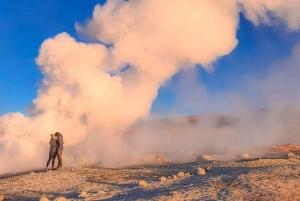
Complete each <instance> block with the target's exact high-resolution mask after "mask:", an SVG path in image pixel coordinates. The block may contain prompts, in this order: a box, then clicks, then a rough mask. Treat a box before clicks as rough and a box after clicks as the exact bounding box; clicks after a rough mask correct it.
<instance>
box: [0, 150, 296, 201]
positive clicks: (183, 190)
mask: <svg viewBox="0 0 300 201" xmlns="http://www.w3.org/2000/svg"><path fill="white" fill-rule="evenodd" d="M299 151H300V147H299V146H296V145H291V144H288V145H285V146H273V147H271V148H270V149H269V150H268V152H267V153H266V156H267V155H270V157H266V158H254V159H248V160H232V161H224V160H211V161H205V160H203V161H199V162H193V163H185V164H173V163H163V164H160V165H144V166H134V167H127V168H123V169H108V168H101V167H76V168H71V167H70V168H65V169H64V170H63V171H50V172H44V171H41V170H36V171H30V172H26V173H20V174H16V175H3V176H2V177H1V179H0V195H4V200H40V199H41V198H43V197H44V198H47V199H49V200H55V199H57V198H59V197H64V198H66V199H67V200H300V159H299ZM288 153H293V154H294V155H291V154H290V155H289V156H290V157H287V156H286V155H287V154H288ZM279 156H280V157H279ZM274 157H275V158H274ZM208 165H209V166H211V171H209V172H206V174H205V175H196V174H195V168H196V167H203V168H205V167H206V166H208ZM181 171H183V172H184V173H190V175H185V176H184V177H181V178H176V177H175V178H173V175H177V174H178V173H179V172H181ZM162 176H164V177H166V178H167V179H166V181H160V179H159V178H160V177H162ZM140 181H145V182H146V183H147V185H146V186H141V185H139V182H140ZM80 194H81V196H80Z"/></svg>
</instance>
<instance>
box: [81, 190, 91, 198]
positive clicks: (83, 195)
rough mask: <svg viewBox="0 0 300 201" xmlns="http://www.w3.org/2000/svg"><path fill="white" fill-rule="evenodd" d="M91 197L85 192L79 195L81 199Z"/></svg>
mask: <svg viewBox="0 0 300 201" xmlns="http://www.w3.org/2000/svg"><path fill="white" fill-rule="evenodd" d="M88 196H89V195H88V194H87V193H86V192H85V191H82V192H81V193H80V194H79V195H78V197H79V198H85V197H88Z"/></svg>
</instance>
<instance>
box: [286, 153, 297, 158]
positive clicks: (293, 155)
mask: <svg viewBox="0 0 300 201" xmlns="http://www.w3.org/2000/svg"><path fill="white" fill-rule="evenodd" d="M287 157H288V158H296V156H295V154H293V153H288V155H287Z"/></svg>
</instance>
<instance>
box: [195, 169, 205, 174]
mask: <svg viewBox="0 0 300 201" xmlns="http://www.w3.org/2000/svg"><path fill="white" fill-rule="evenodd" d="M196 174H197V175H205V170H204V169H203V168H201V167H197V168H196Z"/></svg>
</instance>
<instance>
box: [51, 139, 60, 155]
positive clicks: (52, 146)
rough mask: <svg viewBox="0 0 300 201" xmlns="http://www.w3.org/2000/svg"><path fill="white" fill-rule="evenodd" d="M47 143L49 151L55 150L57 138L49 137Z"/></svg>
mask: <svg viewBox="0 0 300 201" xmlns="http://www.w3.org/2000/svg"><path fill="white" fill-rule="evenodd" d="M49 144H50V151H51V152H56V150H57V146H58V144H57V140H54V139H51V140H50V142H49Z"/></svg>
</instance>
